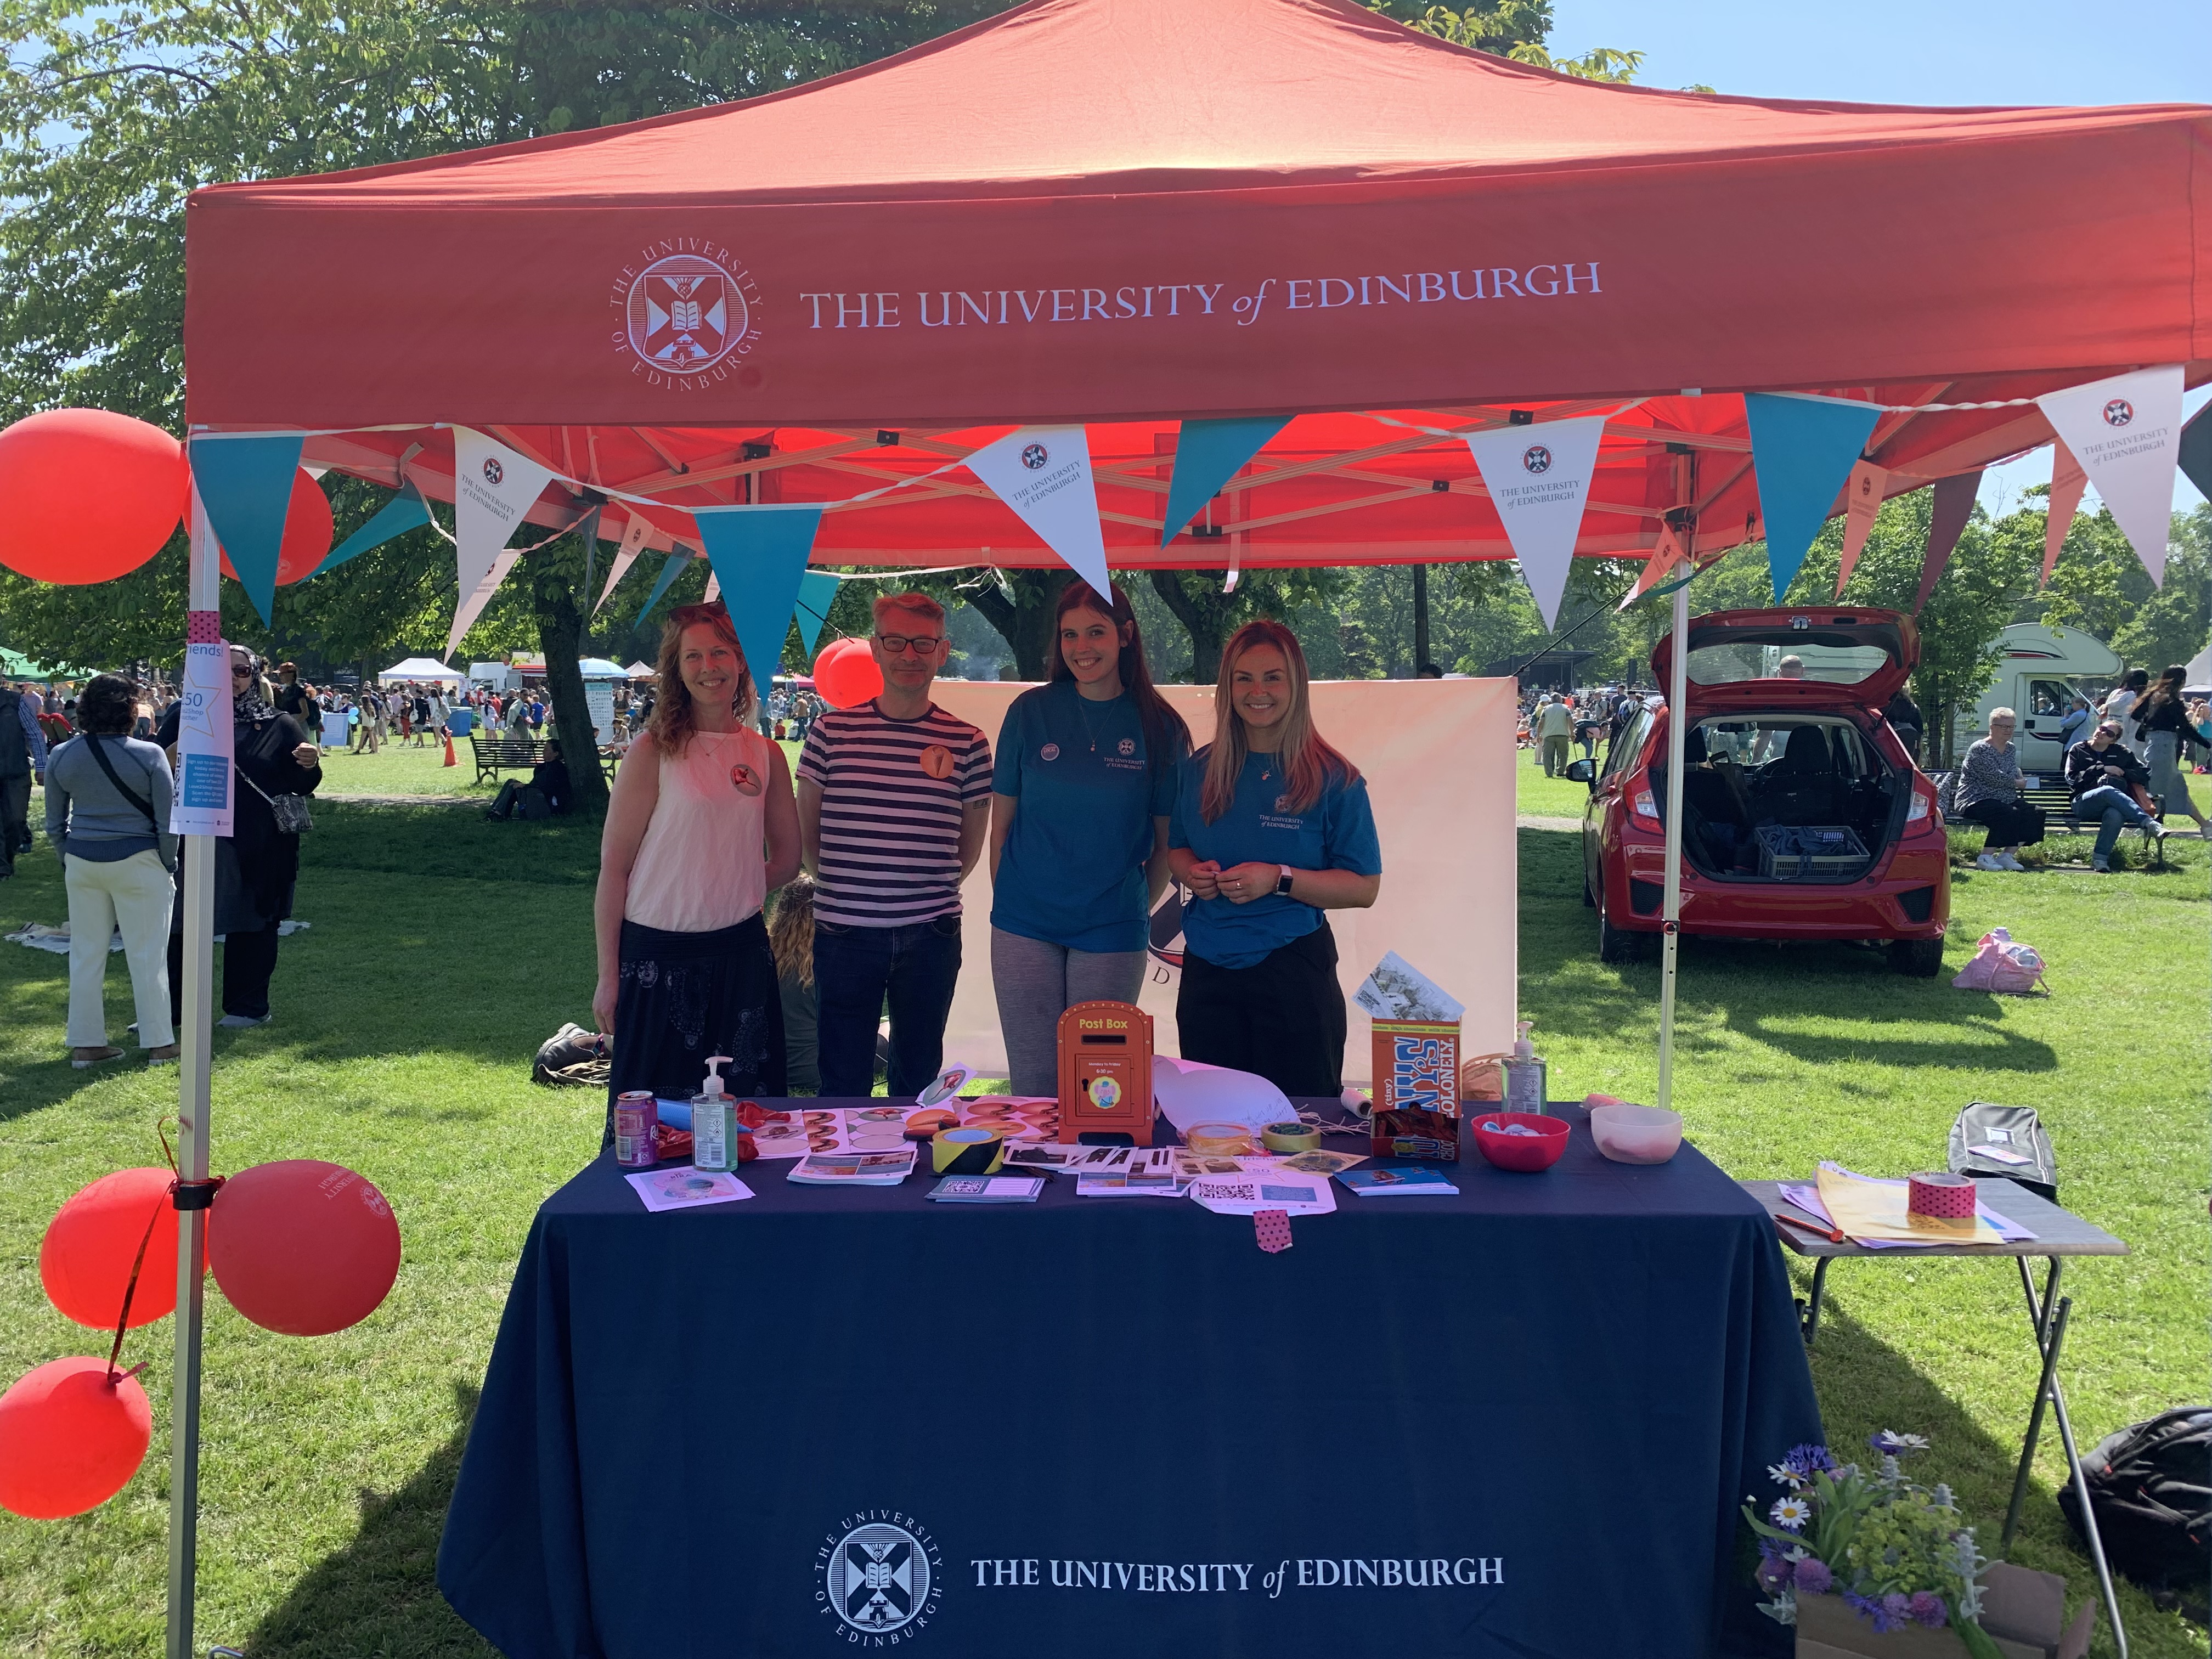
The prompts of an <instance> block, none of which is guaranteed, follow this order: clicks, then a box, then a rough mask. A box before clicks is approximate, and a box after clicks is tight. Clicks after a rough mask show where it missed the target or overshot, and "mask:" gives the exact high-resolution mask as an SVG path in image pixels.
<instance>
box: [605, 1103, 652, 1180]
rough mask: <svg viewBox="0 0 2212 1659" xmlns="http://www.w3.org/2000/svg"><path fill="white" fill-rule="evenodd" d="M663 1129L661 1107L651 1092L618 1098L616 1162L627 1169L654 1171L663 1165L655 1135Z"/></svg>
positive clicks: (616, 1106) (616, 1108)
mask: <svg viewBox="0 0 2212 1659" xmlns="http://www.w3.org/2000/svg"><path fill="white" fill-rule="evenodd" d="M659 1127H660V1105H659V1102H658V1101H656V1100H655V1099H654V1098H653V1091H652V1090H650V1089H631V1090H629V1091H625V1092H623V1093H622V1094H619V1095H617V1096H616V1097H615V1162H616V1163H617V1164H621V1165H622V1167H623V1169H625V1170H650V1169H651V1168H652V1167H653V1165H654V1164H656V1163H658V1162H659V1158H660V1154H659V1152H658V1151H657V1150H656V1148H655V1147H654V1146H653V1131H654V1130H655V1129H657V1128H659Z"/></svg>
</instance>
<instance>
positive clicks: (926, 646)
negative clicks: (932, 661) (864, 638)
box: [876, 634, 945, 657]
mask: <svg viewBox="0 0 2212 1659" xmlns="http://www.w3.org/2000/svg"><path fill="white" fill-rule="evenodd" d="M876 643H877V644H878V645H880V646H881V647H883V648H884V650H886V651H888V652H890V653H891V655H893V656H894V657H896V656H902V655H903V654H905V653H906V651H907V649H908V647H913V650H914V654H915V656H917V657H927V656H933V655H934V654H935V653H936V651H937V647H939V646H940V645H942V644H944V643H945V638H944V636H943V635H939V634H878V635H876Z"/></svg>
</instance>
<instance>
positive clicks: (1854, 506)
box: [1836, 461, 1889, 599]
mask: <svg viewBox="0 0 2212 1659" xmlns="http://www.w3.org/2000/svg"><path fill="white" fill-rule="evenodd" d="M1888 488H1889V469H1888V468H1887V467H1886V466H1876V465H1875V464H1874V463H1873V462H1872V461H1859V462H1857V463H1855V464H1854V465H1852V467H1851V476H1850V478H1849V479H1848V480H1847V481H1845V483H1844V560H1843V562H1842V563H1841V564H1839V565H1838V566H1837V567H1836V597H1837V598H1838V599H1842V598H1843V597H1844V583H1845V582H1847V581H1849V580H1850V579H1851V571H1852V568H1854V567H1855V566H1857V563H1858V562H1859V553H1860V551H1861V550H1862V549H1863V548H1864V547H1865V546H1866V538H1867V532H1869V530H1872V529H1873V528H1874V521H1875V517H1876V516H1877V515H1878V514H1879V513H1881V502H1882V493H1883V492H1884V491H1885V490H1886V489H1888Z"/></svg>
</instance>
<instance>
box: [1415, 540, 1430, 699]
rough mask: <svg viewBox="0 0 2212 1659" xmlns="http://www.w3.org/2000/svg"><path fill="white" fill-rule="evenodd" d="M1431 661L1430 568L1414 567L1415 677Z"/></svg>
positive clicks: (1418, 675)
mask: <svg viewBox="0 0 2212 1659" xmlns="http://www.w3.org/2000/svg"><path fill="white" fill-rule="evenodd" d="M1428 663H1429V568H1428V566H1426V565H1425V564H1417V565H1415V566H1414V567H1413V678H1415V679H1419V678H1420V677H1421V670H1422V669H1424V668H1425V667H1427V666H1428Z"/></svg>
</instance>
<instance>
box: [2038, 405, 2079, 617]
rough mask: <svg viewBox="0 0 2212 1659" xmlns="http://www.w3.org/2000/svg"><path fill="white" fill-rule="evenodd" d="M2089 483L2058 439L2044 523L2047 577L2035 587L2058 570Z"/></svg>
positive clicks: (2063, 440)
mask: <svg viewBox="0 0 2212 1659" xmlns="http://www.w3.org/2000/svg"><path fill="white" fill-rule="evenodd" d="M2088 482H2089V475H2088V474H2087V473H2086V472H2084V471H2082V470H2081V462H2079V461H2077V460H2075V459H2074V452H2073V451H2072V450H2070V449H2069V448H2067V447H2066V440H2065V439H2063V438H2058V439H2054V440H2053V441H2052V442H2051V511H2050V512H2049V513H2047V514H2046V515H2045V518H2044V520H2043V576H2042V579H2041V580H2039V581H2038V582H2037V583H2036V584H2035V585H2036V586H2038V587H2042V586H2046V585H2048V583H2049V582H2050V580H2051V572H2052V571H2053V570H2054V569H2056V568H2057V565H2058V551H2059V550H2060V549H2061V548H2063V547H2064V546H2065V545H2066V532H2068V531H2069V530H2071V529H2072V528H2073V527H2074V515H2075V513H2078V512H2080V511H2081V490H2082V488H2083V486H2085V485H2086V484H2087V483H2088Z"/></svg>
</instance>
